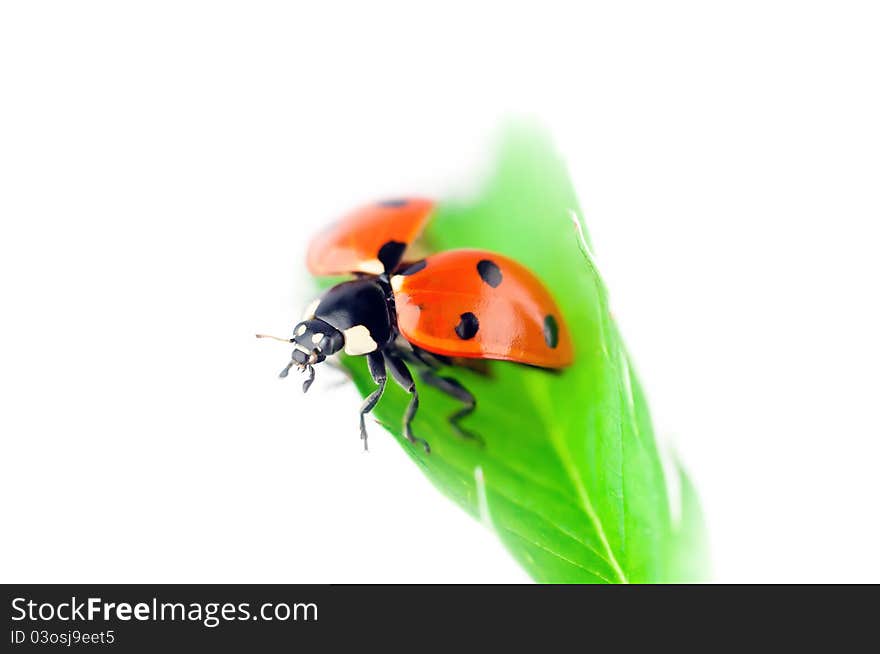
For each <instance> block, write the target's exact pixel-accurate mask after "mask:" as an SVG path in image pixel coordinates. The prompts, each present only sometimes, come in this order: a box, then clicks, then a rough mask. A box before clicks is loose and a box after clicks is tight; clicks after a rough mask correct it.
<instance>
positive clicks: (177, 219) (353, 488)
mask: <svg viewBox="0 0 880 654" xmlns="http://www.w3.org/2000/svg"><path fill="white" fill-rule="evenodd" d="M514 4H516V8H515V7H514V6H513V5H514ZM872 4H873V3H864V4H858V3H847V2H825V3H816V2H792V3H782V2H730V3H705V2H692V3H681V2H674V3H669V2H667V3H652V2H647V3H629V2H615V3H603V6H601V7H596V6H593V5H587V4H586V3H574V2H572V3H566V4H556V3H553V2H547V1H545V2H540V3H533V4H523V3H510V2H507V3H498V4H494V3H491V4H490V3H478V2H468V3H464V4H461V5H458V4H456V3H453V2H449V1H448V0H447V1H446V2H442V3H396V4H387V3H377V2H370V3H351V4H346V5H337V4H333V5H332V6H331V5H330V3H314V2H308V3H263V2H248V3H244V2H240V3H227V2H210V3H207V2H206V3H193V2H183V3H180V2H169V3H165V2H151V3H137V4H134V3H114V2H107V3H88V2H84V3H66V2H63V3H15V4H13V3H5V4H4V5H3V9H2V10H0V94H2V96H0V221H2V232H0V275H2V318H0V383H2V410H0V430H2V437H0V438H2V458H0V505H2V516H0V517H2V522H0V524H2V527H0V530H2V537H0V580H2V581H6V582H9V581H25V580H27V581H176V582H195V581H211V582H220V581H259V582H269V581H273V582H276V581H277V582H297V581H302V582H305V581H309V582H312V581H317V582H326V581H351V582H355V581H381V582H386V581H387V582H391V581H403V582H407V581H440V582H446V581H462V582H467V581H473V582H489V581H521V580H524V579H525V576H524V574H523V573H522V572H520V571H519V569H518V568H517V566H516V565H515V563H514V562H513V561H512V560H511V559H510V558H509V557H508V555H507V554H506V553H505V551H504V550H503V549H502V548H501V547H500V546H499V545H497V544H496V542H495V540H494V537H493V536H492V535H491V534H490V533H489V532H488V531H486V530H484V529H483V527H482V526H480V525H479V524H478V523H476V522H475V521H473V520H471V519H470V518H469V517H467V516H466V515H465V514H464V513H463V512H461V511H460V510H459V509H458V508H457V507H455V506H454V505H452V504H451V503H449V502H448V501H446V500H445V499H444V498H443V497H442V496H440V495H439V493H437V492H436V491H435V490H434V489H433V488H432V487H431V486H430V485H429V484H428V482H427V481H425V480H424V479H423V478H422V476H421V474H420V473H419V472H418V470H417V469H416V467H415V466H413V465H412V464H411V463H410V462H409V461H408V460H407V459H406V457H405V456H404V455H403V453H402V451H400V449H399V448H398V447H397V446H396V445H395V444H394V443H393V442H392V441H391V439H390V438H389V437H388V436H387V435H385V434H384V433H383V432H382V431H381V429H380V428H379V427H378V425H373V427H372V435H373V438H372V440H371V444H372V450H371V451H370V453H369V454H363V453H362V452H361V450H360V442H359V440H358V437H357V431H356V424H357V421H356V410H357V405H358V402H359V400H358V398H357V397H356V394H355V392H354V391H353V390H352V389H350V388H345V387H342V388H339V387H336V388H334V387H333V384H332V382H333V380H334V376H333V375H332V374H331V373H330V371H326V370H322V371H320V372H321V373H322V375H321V377H320V378H319V382H318V383H317V384H316V385H315V387H314V389H313V390H312V392H311V393H310V394H309V395H308V396H306V397H303V396H302V395H301V394H300V392H299V388H298V386H299V384H298V381H299V379H298V378H291V379H289V380H287V381H286V382H282V381H280V380H278V379H277V378H276V373H277V372H278V370H279V369H280V368H281V367H282V365H283V364H284V362H285V360H286V358H287V356H288V350H287V348H286V347H284V346H281V345H278V344H273V343H269V342H259V341H256V340H255V339H254V338H253V334H254V332H256V331H270V332H275V333H281V334H285V333H286V332H287V331H288V330H289V329H290V328H291V326H292V325H293V323H294V322H295V321H296V319H297V317H298V316H299V314H300V311H301V308H302V305H303V304H304V302H305V301H306V300H307V299H308V298H307V296H306V292H305V290H304V289H305V284H306V281H305V279H306V278H305V273H304V266H303V258H302V254H303V249H304V246H305V244H306V242H307V241H308V239H309V236H310V234H312V233H313V231H314V230H315V229H316V228H317V227H318V226H319V225H321V224H322V223H324V222H326V221H328V220H331V219H333V218H335V217H337V216H338V215H339V214H340V213H342V212H343V211H345V210H346V209H348V208H350V207H351V206H352V205H356V204H358V203H360V202H363V201H369V200H372V199H374V198H377V197H383V196H386V195H398V194H405V193H410V192H422V193H429V194H439V195H443V194H448V193H451V192H454V191H455V190H457V189H462V188H465V187H467V186H468V185H469V184H473V182H474V180H475V179H477V177H478V172H479V170H480V169H481V166H482V165H483V161H484V158H485V156H486V154H487V152H488V146H489V144H490V143H491V138H492V135H493V130H494V129H495V128H496V127H497V126H498V124H499V121H500V119H501V117H503V116H505V115H509V114H511V113H534V114H536V115H537V116H539V117H540V118H541V119H542V120H543V121H544V122H545V124H547V125H548V126H549V127H550V129H551V130H552V132H553V134H554V137H555V139H556V141H557V143H558V144H559V146H560V148H561V149H562V150H563V151H564V153H565V155H566V158H567V159H568V161H569V164H570V167H571V170H572V174H573V176H574V179H575V183H576V186H577V188H578V191H579V194H580V198H581V202H582V206H583V209H584V211H585V214H586V216H587V224H588V226H589V227H590V230H591V233H592V237H593V241H594V245H595V250H596V252H597V255H598V258H599V260H600V264H601V265H602V270H603V273H604V276H605V278H606V281H607V283H608V285H609V287H610V289H611V292H612V296H613V297H612V299H613V302H614V311H615V315H616V316H617V318H618V320H619V322H620V324H621V325H622V328H623V330H624V334H625V336H626V338H627V341H628V344H629V347H630V349H631V351H632V353H633V355H634V358H635V360H636V362H637V364H638V368H639V372H640V374H641V377H642V380H643V382H644V385H645V386H646V388H647V391H648V393H649V398H650V400H651V404H652V409H653V412H654V416H655V421H656V425H657V430H658V432H659V433H660V434H661V435H663V436H664V437H665V438H666V440H667V441H669V442H671V443H672V444H673V445H674V446H675V448H676V449H677V451H678V452H679V453H680V455H681V456H682V458H683V459H684V460H685V462H686V463H687V465H688V466H689V468H690V470H691V472H692V475H693V477H694V478H695V480H696V483H697V485H698V487H699V489H700V490H701V493H702V495H703V499H704V502H705V505H706V510H707V511H708V514H709V526H710V529H711V536H712V545H713V558H714V567H715V573H716V579H718V580H722V581H733V582H739V581H859V580H863V581H869V580H870V581H875V582H876V581H880V559H878V557H877V556H876V553H877V551H878V550H880V527H878V525H877V514H878V511H877V503H878V499H880V478H878V474H877V470H878V457H880V428H878V393H880V384H878V381H877V376H876V375H877V371H878V368H880V349H878V344H877V342H878V341H877V339H878V334H880V316H878V308H877V307H878V300H877V297H878V292H877V285H878V280H880V264H878V247H880V240H878V227H877V224H878V218H880V192H878V180H880V154H878V153H880V120H878V116H880V91H878V79H880V74H878V73H880V71H878V68H880V66H878V62H880V39H878V33H880V20H878V10H877V9H876V8H875V7H876V5H875V4H873V6H872ZM318 5H320V8H319V7H318Z"/></svg>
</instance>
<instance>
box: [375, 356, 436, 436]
mask: <svg viewBox="0 0 880 654" xmlns="http://www.w3.org/2000/svg"><path fill="white" fill-rule="evenodd" d="M385 360H386V362H387V363H388V370H390V371H391V376H392V377H393V378H394V381H396V382H397V383H398V384H399V385H400V387H401V388H403V390H405V391H406V392H407V393H409V394H410V395H411V397H410V401H409V406H407V407H406V413H405V414H404V416H403V433H404V435H405V436H406V438H407V440H408V441H409V442H410V443H421V444H422V447H424V448H425V452H426V453H430V451H431V446H430V445H428V441H426V440H425V439H423V438H418V437H417V436H415V435H414V434H413V433H412V421H413V418H415V416H416V411H418V409H419V393H418V391H417V390H416V383H415V381H413V378H412V374H411V373H410V371H409V368H407V367H406V364H405V363H404V362H403V359H401V358H400V357H398V356H397V354H395V353H394V352H391V351H386V352H385Z"/></svg>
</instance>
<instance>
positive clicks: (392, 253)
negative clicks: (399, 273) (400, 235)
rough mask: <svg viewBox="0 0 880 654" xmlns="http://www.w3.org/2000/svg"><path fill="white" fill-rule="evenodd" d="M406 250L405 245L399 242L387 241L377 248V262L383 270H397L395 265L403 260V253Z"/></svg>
mask: <svg viewBox="0 0 880 654" xmlns="http://www.w3.org/2000/svg"><path fill="white" fill-rule="evenodd" d="M404 250H406V243H401V242H400V241H388V242H387V243H386V244H385V245H383V246H382V247H381V248H379V261H381V262H382V265H383V266H384V267H385V270H386V271H388V272H391V271H392V270H394V269H395V268H397V264H399V263H400V260H401V259H402V258H403V251H404Z"/></svg>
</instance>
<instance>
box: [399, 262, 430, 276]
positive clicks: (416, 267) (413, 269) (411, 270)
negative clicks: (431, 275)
mask: <svg viewBox="0 0 880 654" xmlns="http://www.w3.org/2000/svg"><path fill="white" fill-rule="evenodd" d="M427 265H428V262H427V261H425V260H424V259H422V260H421V261H416V262H415V263H414V264H412V265H411V266H407V267H406V268H404V269H403V270H401V271H400V272H399V273H398V274H399V275H403V276H404V277H409V276H410V275H415V274H416V273H417V272H419V271H420V270H424V269H425V266H427Z"/></svg>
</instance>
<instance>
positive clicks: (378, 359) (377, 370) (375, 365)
mask: <svg viewBox="0 0 880 654" xmlns="http://www.w3.org/2000/svg"><path fill="white" fill-rule="evenodd" d="M367 366H368V367H369V368H370V376H371V377H372V378H373V381H374V382H376V383H377V384H378V385H379V386H378V388H376V390H374V391H373V392H372V393H370V394H369V395H368V396H367V399H365V400H364V403H363V404H362V405H361V440H362V441H364V449H365V450H366V449H367V426H366V424H365V421H364V416H366V415H367V414H368V413H369V412H370V411H372V410H373V407H375V406H376V403H377V402H378V401H379V398H380V397H382V393H384V392H385V380H386V375H385V357H383V356H382V353H381V352H370V353H369V354H368V355H367Z"/></svg>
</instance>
